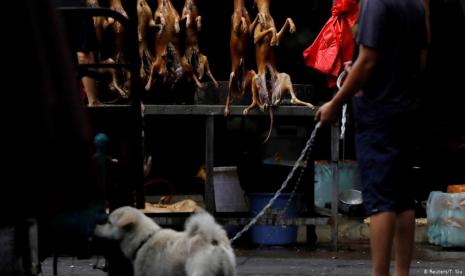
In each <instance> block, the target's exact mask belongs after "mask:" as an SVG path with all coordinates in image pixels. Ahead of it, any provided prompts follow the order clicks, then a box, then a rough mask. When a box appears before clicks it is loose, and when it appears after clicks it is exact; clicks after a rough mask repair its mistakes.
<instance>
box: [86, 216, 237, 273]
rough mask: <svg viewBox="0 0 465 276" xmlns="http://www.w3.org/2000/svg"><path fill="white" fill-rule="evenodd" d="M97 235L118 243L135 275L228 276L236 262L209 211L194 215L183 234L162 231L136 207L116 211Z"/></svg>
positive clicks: (221, 229)
mask: <svg viewBox="0 0 465 276" xmlns="http://www.w3.org/2000/svg"><path fill="white" fill-rule="evenodd" d="M95 235H96V236H98V237H102V238H107V239H111V240H117V241H119V243H120V247H121V250H122V252H123V253H124V255H125V256H126V257H127V258H129V259H130V260H131V261H132V263H133V266H134V275H135V276H146V275H147V276H148V275H150V276H161V275H163V276H174V275H180V276H181V275H189V276H191V275H192V276H209V275H212V276H213V275H214V276H217V275H218V276H219V275H224V276H229V275H235V274H236V269H235V267H236V259H235V256H234V251H233V249H232V248H231V244H230V241H229V239H228V237H227V235H226V232H225V231H224V230H223V228H222V227H221V226H220V225H219V224H217V223H216V222H215V220H214V218H213V217H212V216H211V215H210V214H208V213H207V212H201V213H196V214H194V215H192V216H191V217H190V218H189V219H188V220H187V221H186V225H185V230H184V231H183V232H178V231H174V230H172V229H163V228H161V227H160V226H159V225H157V224H156V223H155V222H154V221H153V220H152V219H150V218H149V217H147V216H145V215H144V213H143V212H141V211H140V210H138V209H135V208H133V207H121V208H118V209H116V210H114V211H113V212H112V213H111V214H110V216H109V218H108V223H106V224H104V225H97V227H96V229H95Z"/></svg>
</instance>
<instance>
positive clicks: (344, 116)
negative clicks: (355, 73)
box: [336, 69, 348, 140]
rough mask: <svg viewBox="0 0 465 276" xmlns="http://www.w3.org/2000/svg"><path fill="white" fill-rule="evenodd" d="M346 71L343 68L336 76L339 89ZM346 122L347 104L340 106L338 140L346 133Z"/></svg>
mask: <svg viewBox="0 0 465 276" xmlns="http://www.w3.org/2000/svg"><path fill="white" fill-rule="evenodd" d="M347 74H348V71H347V70H346V69H344V70H343V71H342V72H341V74H340V75H339V77H337V80H336V85H337V88H338V89H341V87H342V82H343V81H344V79H345V78H346V77H347ZM346 122H347V104H344V105H343V106H342V120H341V135H340V136H339V139H340V140H344V136H345V133H346Z"/></svg>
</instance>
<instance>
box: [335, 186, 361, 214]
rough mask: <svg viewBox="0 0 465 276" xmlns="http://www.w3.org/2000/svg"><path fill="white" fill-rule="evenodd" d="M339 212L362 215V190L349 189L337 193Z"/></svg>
mask: <svg viewBox="0 0 465 276" xmlns="http://www.w3.org/2000/svg"><path fill="white" fill-rule="evenodd" d="M338 209H339V212H341V213H342V214H345V215H349V216H363V214H364V208H363V199H362V192H361V191H359V190H354V189H350V190H347V191H344V192H342V193H340V194H339V208H338Z"/></svg>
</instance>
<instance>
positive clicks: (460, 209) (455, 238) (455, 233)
mask: <svg viewBox="0 0 465 276" xmlns="http://www.w3.org/2000/svg"><path fill="white" fill-rule="evenodd" d="M426 214H427V218H428V240H429V242H431V243H433V244H436V245H440V246H443V247H465V193H443V192H431V193H430V195H429V198H428V202H427V205H426Z"/></svg>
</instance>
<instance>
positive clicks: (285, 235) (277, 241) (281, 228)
mask: <svg viewBox="0 0 465 276" xmlns="http://www.w3.org/2000/svg"><path fill="white" fill-rule="evenodd" d="M290 195H291V194H290V193H283V194H281V195H280V196H279V197H278V198H277V199H276V200H275V202H274V203H273V205H271V207H270V210H267V211H266V212H265V214H264V215H263V217H264V218H277V217H278V216H279V215H280V214H281V212H282V210H283V209H284V208H285V207H286V204H287V202H288V201H289V198H290ZM273 196H274V193H250V194H248V197H249V201H250V210H251V212H252V215H253V216H255V215H257V214H258V213H259V212H260V211H261V210H262V208H263V207H265V205H266V204H268V202H269V201H270V199H271V198H272V197H273ZM299 197H300V195H298V194H295V195H294V197H293V198H292V200H291V202H290V203H289V206H288V207H287V209H286V211H285V212H284V214H283V215H282V218H283V219H287V218H295V217H297V215H298V199H299ZM250 231H251V232H250V234H251V238H252V242H254V243H256V244H263V245H286V244H293V243H295V242H296V240H297V226H296V225H276V226H273V225H254V226H252V228H251V230H250Z"/></svg>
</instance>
